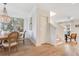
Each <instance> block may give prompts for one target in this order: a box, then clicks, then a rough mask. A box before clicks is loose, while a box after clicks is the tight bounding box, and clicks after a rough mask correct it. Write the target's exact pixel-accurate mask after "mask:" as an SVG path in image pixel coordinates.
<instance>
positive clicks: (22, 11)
mask: <svg viewBox="0 0 79 59" xmlns="http://www.w3.org/2000/svg"><path fill="white" fill-rule="evenodd" d="M35 5H37V4H35V3H8V4H7V11H8V15H10V16H15V17H26V16H27V15H28V14H29V13H30V12H31V10H32V8H33V7H34V6H35ZM38 5H39V6H40V7H41V8H43V9H45V10H47V11H50V10H52V11H54V12H56V16H55V17H54V18H55V19H56V20H64V19H66V20H67V17H74V18H76V19H79V4H72V3H39V4H38ZM1 7H2V4H1V3H0V9H1ZM68 20H69V19H68Z"/></svg>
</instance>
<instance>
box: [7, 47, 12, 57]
mask: <svg viewBox="0 0 79 59" xmlns="http://www.w3.org/2000/svg"><path fill="white" fill-rule="evenodd" d="M10 50H11V49H10V47H9V51H8V55H9V56H10Z"/></svg>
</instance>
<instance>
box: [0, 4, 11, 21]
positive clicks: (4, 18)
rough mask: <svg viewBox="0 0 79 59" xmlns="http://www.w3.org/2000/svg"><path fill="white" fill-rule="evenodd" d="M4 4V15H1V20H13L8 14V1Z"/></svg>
mask: <svg viewBox="0 0 79 59" xmlns="http://www.w3.org/2000/svg"><path fill="white" fill-rule="evenodd" d="M3 5H4V7H3V12H2V15H0V22H2V23H9V22H10V20H11V17H10V16H8V14H7V10H6V5H7V3H3Z"/></svg>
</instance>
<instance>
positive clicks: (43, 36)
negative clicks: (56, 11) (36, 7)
mask: <svg viewBox="0 0 79 59" xmlns="http://www.w3.org/2000/svg"><path fill="white" fill-rule="evenodd" d="M39 24H40V28H39V30H40V31H39V32H40V41H41V43H45V42H46V41H47V38H48V35H47V34H48V18H47V17H46V16H41V17H40V20H39Z"/></svg>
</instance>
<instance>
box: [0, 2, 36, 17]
mask: <svg viewBox="0 0 79 59" xmlns="http://www.w3.org/2000/svg"><path fill="white" fill-rule="evenodd" d="M34 5H35V4H32V3H31V4H30V3H7V7H6V8H7V12H8V15H10V16H13V17H27V15H28V14H29V13H30V11H31V10H32V8H33V6H34ZM2 9H3V4H0V10H2Z"/></svg>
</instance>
